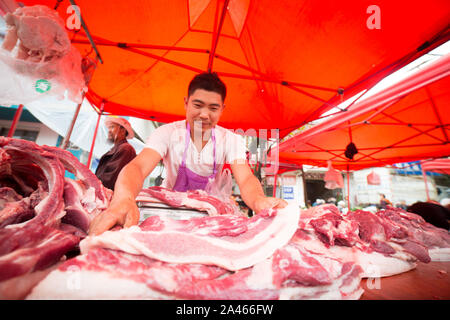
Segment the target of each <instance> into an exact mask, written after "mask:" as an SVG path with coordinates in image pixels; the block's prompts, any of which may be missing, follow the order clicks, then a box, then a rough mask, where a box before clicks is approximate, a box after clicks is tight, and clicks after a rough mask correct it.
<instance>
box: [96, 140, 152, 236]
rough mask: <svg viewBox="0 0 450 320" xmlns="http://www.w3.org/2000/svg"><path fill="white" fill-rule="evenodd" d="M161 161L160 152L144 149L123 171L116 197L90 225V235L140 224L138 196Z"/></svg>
mask: <svg viewBox="0 0 450 320" xmlns="http://www.w3.org/2000/svg"><path fill="white" fill-rule="evenodd" d="M160 160H161V156H160V155H159V153H158V152H156V151H155V150H153V149H150V148H144V149H143V150H142V151H141V153H140V154H139V155H137V156H136V158H134V159H133V160H132V161H130V162H129V163H128V164H127V165H126V166H125V167H124V168H123V169H122V171H121V172H120V173H119V176H118V178H117V181H116V184H115V186H114V195H113V198H112V200H111V203H110V206H109V208H108V209H107V210H105V211H104V212H102V213H101V214H99V215H98V216H97V217H95V219H94V220H93V221H92V223H91V225H90V230H89V234H100V233H102V232H104V231H106V230H108V229H110V228H112V227H114V225H116V224H120V225H122V226H124V227H125V228H127V227H130V226H132V225H135V224H137V223H138V222H139V210H138V208H137V206H136V201H135V199H136V196H137V195H138V194H139V192H140V191H141V189H142V184H143V182H144V179H145V178H146V177H147V176H148V175H149V174H150V173H151V172H152V171H153V169H154V168H155V167H156V165H157V164H158V162H159V161H160Z"/></svg>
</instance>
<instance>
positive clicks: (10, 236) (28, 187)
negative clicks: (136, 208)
mask: <svg viewBox="0 0 450 320" xmlns="http://www.w3.org/2000/svg"><path fill="white" fill-rule="evenodd" d="M66 170H67V171H69V172H71V173H72V174H73V175H75V177H76V179H70V178H67V177H65V176H66V174H65V172H66ZM111 196H112V191H111V190H108V189H106V188H104V187H103V185H102V184H101V182H100V181H99V180H98V179H97V177H96V176H95V175H94V174H93V173H92V172H91V171H90V170H89V169H88V168H87V167H86V166H84V165H83V164H81V163H80V162H79V161H78V159H77V158H76V157H74V156H73V155H72V154H71V153H70V152H68V151H65V150H62V149H59V148H56V147H48V146H42V147H41V146H38V145H36V144H35V143H33V142H30V141H26V140H20V139H12V138H5V137H0V298H2V299H6V298H13V299H18V298H23V297H24V296H25V295H26V294H28V292H29V290H30V289H31V288H32V287H33V286H34V285H35V284H36V283H37V282H39V281H40V280H41V279H42V278H44V277H45V276H46V275H47V274H48V272H50V271H51V270H52V269H54V268H55V267H56V266H57V264H58V263H60V262H61V260H62V259H64V258H65V257H66V256H68V255H70V253H71V252H77V251H78V244H79V242H80V239H82V238H84V237H86V235H87V234H86V233H87V231H88V228H89V224H90V221H91V220H92V219H93V218H94V217H95V216H96V215H97V214H98V213H99V212H102V211H103V210H105V209H106V208H107V207H108V205H109V201H110V198H111Z"/></svg>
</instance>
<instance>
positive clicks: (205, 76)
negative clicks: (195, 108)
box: [188, 72, 227, 101]
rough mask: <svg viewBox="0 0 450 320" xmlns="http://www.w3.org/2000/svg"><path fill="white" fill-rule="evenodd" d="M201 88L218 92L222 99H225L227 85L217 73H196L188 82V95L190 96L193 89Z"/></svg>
mask: <svg viewBox="0 0 450 320" xmlns="http://www.w3.org/2000/svg"><path fill="white" fill-rule="evenodd" d="M197 89H203V90H206V91H212V92H216V93H218V94H220V96H221V97H222V101H225V97H226V95H227V87H226V86H225V83H223V82H222V80H220V78H219V76H218V75H217V73H215V72H213V73H209V72H204V73H200V74H198V75H196V76H195V77H194V78H193V79H192V80H191V82H190V83H189V88H188V97H190V96H191V95H192V94H193V93H194V91H195V90H197Z"/></svg>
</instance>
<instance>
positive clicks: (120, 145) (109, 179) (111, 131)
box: [95, 117, 136, 190]
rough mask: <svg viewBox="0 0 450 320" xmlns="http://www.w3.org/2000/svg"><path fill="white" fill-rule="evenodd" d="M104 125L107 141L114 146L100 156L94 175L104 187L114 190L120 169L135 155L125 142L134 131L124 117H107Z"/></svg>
mask: <svg viewBox="0 0 450 320" xmlns="http://www.w3.org/2000/svg"><path fill="white" fill-rule="evenodd" d="M105 125H106V128H107V129H108V141H110V142H112V143H114V146H113V147H112V148H111V149H110V150H109V151H108V152H107V153H105V154H104V155H103V156H102V157H101V158H100V161H99V163H98V166H97V170H95V175H96V176H97V178H99V179H100V181H101V182H102V183H103V185H104V186H105V187H106V188H108V189H111V190H114V185H115V183H116V180H117V177H118V176H119V173H120V171H121V170H122V168H123V167H125V166H126V165H127V164H128V163H129V162H130V161H131V160H133V159H134V158H135V157H136V151H135V150H134V148H133V146H131V145H130V144H129V143H128V142H127V139H133V137H134V131H133V129H132V128H131V125H130V123H129V122H128V121H127V120H126V119H124V118H116V117H108V118H106V120H105Z"/></svg>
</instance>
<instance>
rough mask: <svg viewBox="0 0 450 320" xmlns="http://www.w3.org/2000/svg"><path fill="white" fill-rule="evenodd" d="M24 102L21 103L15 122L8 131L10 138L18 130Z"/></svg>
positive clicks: (15, 115)
mask: <svg viewBox="0 0 450 320" xmlns="http://www.w3.org/2000/svg"><path fill="white" fill-rule="evenodd" d="M22 110H23V104H20V105H19V107H18V108H17V110H16V113H15V114H14V118H13V122H12V124H11V128H9V131H8V138H12V137H13V136H14V132H15V131H16V127H17V123H18V122H19V119H20V116H21V115H22Z"/></svg>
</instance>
